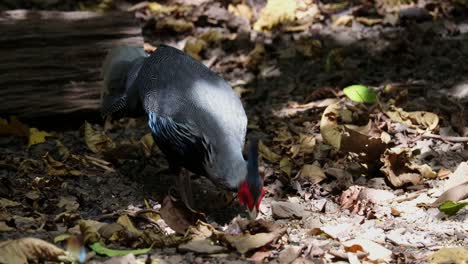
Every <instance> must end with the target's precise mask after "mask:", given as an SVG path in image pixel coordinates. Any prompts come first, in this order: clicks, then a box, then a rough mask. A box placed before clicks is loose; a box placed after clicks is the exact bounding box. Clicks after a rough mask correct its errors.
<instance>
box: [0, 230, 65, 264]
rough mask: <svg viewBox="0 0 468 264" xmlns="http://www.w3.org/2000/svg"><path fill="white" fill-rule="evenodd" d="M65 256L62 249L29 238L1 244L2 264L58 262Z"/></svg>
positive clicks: (0, 259) (0, 255)
mask: <svg viewBox="0 0 468 264" xmlns="http://www.w3.org/2000/svg"><path fill="white" fill-rule="evenodd" d="M65 255H66V253H65V251H63V250H62V249H60V248H58V247H56V246H54V245H52V244H50V243H49V242H46V241H44V240H41V239H37V238H32V237H28V238H21V239H16V240H7V241H3V242H0V263H18V264H20V263H25V264H26V263H30V261H32V262H39V260H47V261H58V260H59V257H61V256H65Z"/></svg>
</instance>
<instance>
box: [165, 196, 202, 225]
mask: <svg viewBox="0 0 468 264" xmlns="http://www.w3.org/2000/svg"><path fill="white" fill-rule="evenodd" d="M159 213H160V214H161V218H162V219H163V220H164V222H166V224H167V225H168V226H169V227H170V228H172V229H173V230H174V231H176V232H177V233H179V234H185V231H186V230H187V228H188V227H189V226H190V225H192V224H193V223H195V221H192V220H193V218H194V216H193V214H192V213H191V212H190V211H189V210H188V209H187V208H185V207H181V208H179V207H178V206H177V204H175V203H174V202H173V201H172V199H171V197H170V196H166V197H165V198H164V200H163V203H162V206H161V210H160V211H159Z"/></svg>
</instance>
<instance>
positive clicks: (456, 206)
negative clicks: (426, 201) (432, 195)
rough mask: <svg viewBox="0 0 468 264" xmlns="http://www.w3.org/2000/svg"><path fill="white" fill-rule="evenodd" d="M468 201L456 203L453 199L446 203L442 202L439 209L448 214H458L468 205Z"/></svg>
mask: <svg viewBox="0 0 468 264" xmlns="http://www.w3.org/2000/svg"><path fill="white" fill-rule="evenodd" d="M467 205H468V202H463V203H456V202H452V201H446V202H445V203H443V204H441V205H440V206H439V210H440V211H441V212H444V213H445V214H446V215H454V214H456V213H457V212H458V211H459V210H460V209H462V208H463V207H465V206H467Z"/></svg>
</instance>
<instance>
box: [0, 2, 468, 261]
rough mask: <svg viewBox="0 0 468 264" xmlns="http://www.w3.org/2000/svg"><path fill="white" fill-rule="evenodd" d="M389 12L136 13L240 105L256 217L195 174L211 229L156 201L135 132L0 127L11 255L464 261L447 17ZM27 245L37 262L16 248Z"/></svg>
mask: <svg viewBox="0 0 468 264" xmlns="http://www.w3.org/2000/svg"><path fill="white" fill-rule="evenodd" d="M390 2H392V1H383V2H382V1H375V3H374V2H372V3H371V2H369V3H368V4H369V5H371V6H373V7H374V8H373V9H372V8H370V9H368V8H366V7H365V6H364V4H363V3H351V2H349V1H340V2H338V3H321V2H320V1H318V2H317V1H309V0H297V1H273V0H269V1H240V2H239V1H238V2H235V3H230V4H226V5H224V4H220V3H217V2H216V3H214V2H213V1H212V0H200V1H188V0H173V1H166V2H158V3H155V2H154V3H153V2H143V3H136V4H134V3H132V4H134V5H133V6H131V7H130V9H129V10H130V12H135V13H136V15H137V17H139V18H141V19H142V22H143V23H144V24H145V33H144V34H145V37H146V41H147V43H145V45H146V47H147V50H150V51H151V50H154V47H156V46H158V45H159V44H161V43H167V44H171V45H174V46H177V47H179V48H180V49H184V50H185V51H186V52H188V53H189V54H191V55H192V56H194V57H196V58H197V59H200V60H202V61H203V62H204V63H206V65H207V66H209V67H210V68H211V69H213V70H214V71H216V72H218V73H220V74H221V75H222V76H223V77H224V78H225V79H226V80H227V81H229V82H230V83H231V84H233V86H234V88H235V90H236V92H237V93H238V94H239V96H240V97H241V98H242V99H243V100H244V102H245V103H246V111H247V113H248V115H249V132H252V133H259V134H261V135H262V141H261V144H260V156H261V161H260V165H261V166H260V167H261V173H262V175H264V178H265V185H266V188H267V190H268V191H267V195H266V197H265V200H264V203H262V205H261V208H260V216H259V218H260V219H258V220H256V221H253V222H249V221H247V220H245V219H244V218H238V217H235V216H236V215H238V214H239V213H241V215H242V208H238V206H236V204H235V202H234V203H232V201H230V200H229V199H226V200H224V198H223V199H220V197H224V196H220V192H218V191H214V189H215V188H214V187H213V185H211V183H209V182H207V181H206V180H204V179H202V178H198V179H195V181H194V189H195V190H198V192H196V196H197V197H195V199H196V200H197V201H198V204H199V205H200V207H201V208H207V210H206V215H193V214H191V213H190V212H185V211H184V208H183V206H181V205H180V204H179V203H178V202H177V201H173V200H171V198H170V197H169V196H167V193H168V187H169V186H170V185H171V183H172V181H171V180H172V176H171V174H170V173H169V172H168V165H167V163H166V161H165V160H164V158H163V157H162V155H161V153H160V151H159V150H158V149H157V147H155V146H154V141H153V140H152V138H151V135H150V134H148V132H149V131H148V130H147V129H146V122H145V121H144V120H133V119H123V120H120V121H114V122H112V123H107V124H106V125H105V126H104V125H96V124H90V123H87V122H86V123H84V125H83V126H82V129H81V133H80V131H78V129H77V130H76V131H50V130H48V129H47V128H46V127H44V128H42V127H40V126H37V127H38V128H33V127H29V126H28V125H26V124H27V122H26V123H22V122H20V121H19V120H20V119H18V118H16V117H11V118H9V119H8V120H7V119H1V120H0V135H2V138H1V139H2V145H1V153H0V155H1V157H2V159H1V163H0V168H1V174H0V197H1V200H0V207H1V208H2V211H1V212H0V234H1V235H2V240H5V242H4V243H8V244H9V245H10V247H13V248H14V250H16V251H17V252H23V253H21V254H22V255H17V256H15V255H14V254H8V255H11V256H13V257H18V259H15V261H16V260H18V261H19V262H21V261H24V259H25V258H26V261H27V258H28V257H29V258H38V257H42V258H43V259H46V256H51V259H55V258H56V256H54V254H50V252H55V253H57V254H56V255H58V253H60V255H62V254H63V253H64V252H65V255H67V256H71V258H72V259H73V260H84V259H87V260H92V261H95V262H96V263H102V262H104V261H105V260H106V259H108V260H109V261H110V260H115V261H117V260H116V258H115V257H113V258H110V259H109V257H106V256H117V255H124V254H128V253H132V254H133V255H136V257H133V258H129V259H128V261H129V263H135V262H137V261H138V262H139V263H141V262H144V261H148V262H150V261H152V260H153V261H156V262H164V261H168V262H171V261H172V262H173V263H174V262H175V263H178V262H188V263H202V262H210V263H213V262H214V263H218V262H219V263H220V262H222V261H236V260H241V261H247V260H251V261H259V262H260V261H271V262H274V263H307V262H310V261H313V262H336V261H340V260H341V261H343V260H344V261H348V262H350V263H359V262H373V263H379V262H392V261H398V260H402V259H404V260H405V261H408V262H415V263H420V262H426V261H427V262H431V263H444V262H447V261H453V262H455V263H457V262H460V263H461V261H464V259H463V258H464V256H465V255H466V248H463V246H465V245H466V241H467V237H466V231H467V228H468V226H467V224H466V214H467V209H466V206H465V205H466V188H465V187H466V186H465V185H466V183H465V182H466V177H467V175H468V172H467V171H468V170H467V169H466V162H465V161H466V160H467V157H468V155H467V152H466V147H467V145H466V142H467V141H466V140H465V139H464V137H466V136H467V134H466V131H468V130H467V127H466V121H465V120H466V113H464V112H463V111H460V109H464V108H466V102H467V101H466V98H465V99H463V98H462V97H460V95H459V94H457V95H454V96H456V98H457V99H456V100H455V99H454V98H453V97H452V96H451V95H450V94H448V95H447V94H446V93H442V92H440V90H443V91H451V90H453V89H452V87H462V86H463V82H464V81H463V80H464V79H465V78H464V77H465V75H466V70H467V69H466V66H465V63H462V61H461V58H462V56H459V55H457V54H458V53H457V52H458V49H459V48H460V47H462V46H463V45H462V41H463V39H460V40H457V39H456V38H453V37H454V36H455V33H453V32H455V31H456V30H455V31H453V30H452V29H451V27H450V26H449V24H450V25H452V26H453V27H459V25H458V24H457V23H456V22H453V23H452V22H451V20H450V19H448V20H445V21H444V22H447V23H439V22H441V21H440V20H439V19H440V18H443V19H445V18H446V17H445V16H446V15H447V12H450V11H447V10H449V9H445V7H443V6H442V4H440V3H430V4H427V3H426V4H424V3H419V2H418V4H417V5H418V7H412V6H413V5H416V4H409V6H411V7H410V8H419V9H420V10H424V11H426V9H427V10H430V12H426V13H427V14H426V15H429V16H431V17H432V18H434V19H433V21H431V22H427V21H426V22H423V23H420V22H417V21H416V20H417V19H420V18H423V16H418V15H408V14H409V13H411V12H409V11H407V10H406V9H405V8H407V7H405V6H404V5H403V6H402V5H392V4H391V3H390ZM127 7H128V6H127ZM127 7H125V8H127ZM115 8H119V7H118V5H116V7H115ZM454 8H455V9H457V8H459V6H455V7H454ZM442 10H445V11H442ZM444 12H445V13H444ZM408 19H409V20H408ZM412 19H414V20H415V21H412V22H415V23H409V24H405V23H408V21H410V22H411V20H412ZM382 29H383V30H382ZM460 29H462V27H461V26H460ZM395 34H397V35H398V37H397V38H395ZM155 36H156V38H155ZM427 36H434V37H433V38H431V41H430V43H428V41H427V39H426V37H427ZM446 37H447V38H446ZM448 38H450V39H451V41H450V42H448V41H446V40H447V39H448ZM461 38H463V37H461ZM396 50H399V52H395V51H396ZM447 61H451V63H447ZM434 65H443V66H440V67H438V68H437V69H436V70H434ZM451 65H458V66H457V67H455V68H454V67H451ZM460 82H461V83H462V84H461V85H460ZM356 83H358V84H360V85H359V86H354V87H353V86H350V85H352V84H356ZM465 85H466V84H465ZM346 87H347V88H346ZM367 87H372V89H369V88H367ZM465 112H466V111H465ZM453 113H457V115H453ZM447 131H450V133H449V132H447ZM28 145H29V146H28ZM168 199H169V200H168ZM214 203H219V205H217V206H213V204H214ZM83 221H86V222H83ZM80 225H81V226H80ZM80 227H81V228H80ZM31 236H35V237H38V238H40V239H42V240H40V241H41V242H37V241H35V240H34V241H32V242H31V240H29V242H31V244H32V245H33V246H31V247H34V248H35V249H37V250H38V251H34V252H33V251H31V250H30V249H28V248H29V247H30V246H24V245H23V244H24V241H26V242H28V239H31V238H29V237H31ZM51 237H52V238H53V237H55V238H57V237H58V238H60V239H57V240H56V241H55V242H53V241H51V239H50V238H51ZM18 241H21V243H18ZM42 241H43V242H42ZM46 241H48V242H46ZM29 242H28V243H29ZM36 242H37V244H36ZM50 243H54V244H55V246H53V247H50V245H49V244H50ZM51 245H52V244H51ZM61 248H63V249H61ZM56 249H58V250H56ZM3 250H6V249H5V248H3ZM8 250H9V249H8ZM4 252H10V251H2V249H1V248H0V253H2V254H0V256H6V255H5V254H3V253H4ZM455 252H456V254H455ZM140 253H141V254H142V255H138V254H140ZM146 253H148V254H146ZM37 254H39V255H37ZM148 255H149V257H148ZM455 256H460V257H459V258H457V257H455ZM222 258H224V259H222ZM122 260H123V259H122Z"/></svg>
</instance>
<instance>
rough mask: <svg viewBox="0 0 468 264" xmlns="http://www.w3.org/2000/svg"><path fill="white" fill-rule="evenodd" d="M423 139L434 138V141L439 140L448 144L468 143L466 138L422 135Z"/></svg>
mask: <svg viewBox="0 0 468 264" xmlns="http://www.w3.org/2000/svg"><path fill="white" fill-rule="evenodd" d="M421 137H423V138H434V139H440V140H444V141H448V142H455V143H462V142H468V137H449V136H441V135H435V134H430V133H428V134H423V135H421Z"/></svg>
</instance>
